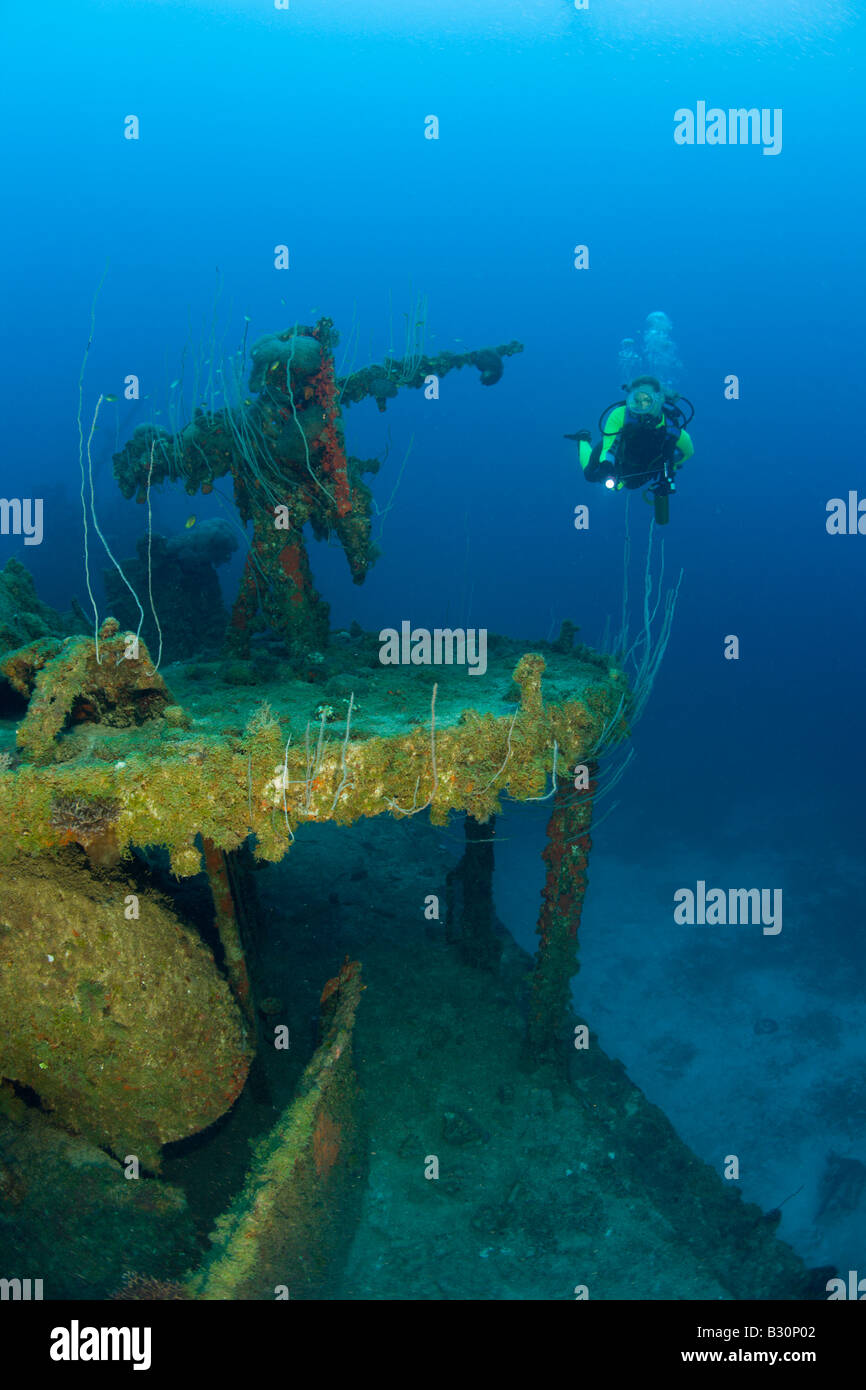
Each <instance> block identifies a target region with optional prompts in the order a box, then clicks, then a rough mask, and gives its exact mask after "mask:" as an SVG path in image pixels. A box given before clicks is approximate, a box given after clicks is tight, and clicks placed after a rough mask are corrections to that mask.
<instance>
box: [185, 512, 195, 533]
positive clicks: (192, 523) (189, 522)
mask: <svg viewBox="0 0 866 1390" xmlns="http://www.w3.org/2000/svg"><path fill="white" fill-rule="evenodd" d="M191 526H195V517H194V516H188V517H187V519H186V521H185V522H184V527H185V529H186V530H187V531H188V530H189V528H190V527H191Z"/></svg>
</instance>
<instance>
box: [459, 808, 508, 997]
mask: <svg viewBox="0 0 866 1390" xmlns="http://www.w3.org/2000/svg"><path fill="white" fill-rule="evenodd" d="M495 831H496V817H495V816H491V817H490V819H489V820H488V821H486V822H482V821H477V820H476V819H475V817H474V816H470V815H467V817H466V821H465V824H464V833H465V836H466V848H465V850H464V851H463V857H462V859H461V860H460V863H459V864H457V865H456V867H455V868H454V869H452V870H451V873H450V874H449V875H448V899H447V901H448V909H447V911H448V928H447V933H448V940H449V941H450V942H452V943H456V944H457V945H459V947H460V954H461V956H462V957H463V959H464V961H466V963H467V965H475V966H477V967H478V969H479V970H490V971H494V972H495V971H496V970H497V969H498V967H499V957H500V956H501V954H502V945H501V942H500V940H499V938H498V937H497V935H496V927H495V911H494V906H493V839H494V834H495Z"/></svg>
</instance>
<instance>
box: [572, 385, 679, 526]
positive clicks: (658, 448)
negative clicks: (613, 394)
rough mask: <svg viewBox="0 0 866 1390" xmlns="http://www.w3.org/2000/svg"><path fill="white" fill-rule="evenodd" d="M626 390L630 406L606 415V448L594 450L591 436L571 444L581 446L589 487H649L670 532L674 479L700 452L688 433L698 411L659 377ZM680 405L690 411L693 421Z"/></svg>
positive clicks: (602, 425)
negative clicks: (668, 389) (596, 485)
mask: <svg viewBox="0 0 866 1390" xmlns="http://www.w3.org/2000/svg"><path fill="white" fill-rule="evenodd" d="M622 389H623V390H624V391H625V392H626V398H625V400H624V401H616V402H615V403H614V404H613V405H609V406H608V407H607V409H606V410H604V411H602V414H601V418H600V420H599V422H598V427H599V429H600V430H601V442H600V443H598V444H596V445H595V446H594V447H591V446H590V441H591V439H592V434H591V432H590V431H589V430H578V432H577V434H567V435H566V436H565V438H566V439H574V440H576V441H577V447H578V453H579V456H580V466H581V468H582V469H583V473H584V477H585V478H586V480H587V482H590V483H604V485H605V487H607V488H617V489H619V488H623V487H625V488H638V487H646V488H647V493H646V499H647V501H650V500H652V503H653V506H654V508H655V519H656V521H657V523H658V524H659V526H666V525H667V523H668V521H669V519H670V496H671V493H672V492H675V491H676V483H675V482H674V475H675V473H676V471H677V469H678V468H681V467H682V465H683V464H684V463H685V461H686V459H688V458H691V457H692V455H693V453H694V452H695V450H694V445H693V444H692V441H691V439H690V438H689V436H688V434H687V433H686V429H685V427H686V425H688V424H690V423H691V421H692V419H693V417H694V413H695V412H694V406H693V405H692V403H691V401H688V400H686V398H685V396H679V395H677V394H676V393H675V392H671V391H664V390H663V389H662V385H661V382H660V381H659V380H658V378H657V377H654V376H636V377H635V378H634V380H633V381H632V383H631V385H630V386H623V388H622ZM680 401H683V402H684V403H685V405H686V406H687V407H688V409H689V412H690V413H689V414H688V415H687V414H686V412H685V411H684V410H683V408H682V406H681V405H680V404H679V402H680Z"/></svg>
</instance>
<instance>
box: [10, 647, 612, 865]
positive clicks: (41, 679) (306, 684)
mask: <svg viewBox="0 0 866 1390" xmlns="http://www.w3.org/2000/svg"><path fill="white" fill-rule="evenodd" d="M129 650H130V647H129V638H128V636H125V635H124V634H121V633H119V632H118V631H117V630H116V625H112V624H111V623H110V622H109V623H108V624H106V625H105V626H104V628H103V630H102V634H101V636H100V643H99V662H98V663H97V661H96V649H95V645H94V642H93V639H91V638H86V637H73V638H68V639H66V641H64V642H60V641H56V640H52V641H51V642H49V643H42V644H34V646H32V647H30V648H26V649H24V650H23V651H22V652H18V653H12V654H11V655H7V657H6V658H4V660H3V662H2V663H0V672H2V674H3V675H5V677H6V679H7V680H8V681H10V683H12V684H13V685H14V686H15V687H16V688H17V689H18V691H19V693H20V694H21V695H22V696H24V697H25V698H29V707H28V710H27V713H26V715H25V717H24V718H23V719H22V720H21V721H20V722H19V723H18V724H17V726H15V725H13V724H12V722H11V721H10V722H7V723H6V724H5V726H4V735H5V736H4V738H3V742H2V744H0V756H2V755H3V753H4V751H5V755H6V756H5V757H3V762H4V763H5V764H7V766H6V767H5V770H4V771H3V772H2V773H0V823H2V826H3V831H2V836H0V862H5V863H9V862H12V861H13V860H16V859H20V858H22V857H27V856H31V855H41V854H45V853H46V852H49V853H50V852H51V851H52V850H54V849H57V848H59V847H62V846H64V845H69V844H79V845H81V846H82V847H83V848H84V849H85V850H86V851H87V853H88V855H89V857H90V858H91V861H92V862H93V863H95V864H110V863H112V862H115V861H116V860H117V858H119V856H120V855H121V854H122V853H123V852H124V850H125V849H127V848H128V847H129V846H131V845H138V846H141V847H145V846H156V845H161V846H165V847H166V848H167V849H168V851H169V853H170V856H171V864H172V869H173V871H174V872H175V873H176V874H177V875H178V876H186V875H190V874H195V873H197V872H199V871H200V869H201V867H202V862H201V853H200V850H199V847H198V845H197V843H196V840H197V837H198V836H201V837H203V839H205V840H208V841H211V842H212V844H213V845H215V846H217V847H218V848H219V849H223V850H232V849H236V848H237V847H238V846H239V845H241V844H242V843H243V841H244V840H245V839H246V838H247V837H248V836H249V835H251V834H254V835H255V844H256V853H257V855H258V856H259V857H260V858H263V859H269V860H279V859H281V858H282V856H283V855H284V854H285V853H286V852H287V850H288V849H289V847H290V845H291V842H292V839H293V835H294V829H295V828H296V827H297V826H298V825H299V824H302V823H303V822H304V821H309V820H315V821H319V822H321V821H327V820H332V821H335V822H337V823H338V824H343V825H347V824H350V823H351V822H353V821H355V820H357V819H358V818H359V817H361V816H375V815H382V814H391V815H394V816H396V817H403V816H409V815H414V814H417V813H419V812H421V811H425V810H428V809H429V812H430V817H431V819H432V820H433V821H434V823H437V824H438V823H443V822H444V821H445V819H446V818H447V816H448V813H449V812H450V811H466V812H469V813H470V814H471V815H472V816H473V817H474V818H475V819H476V820H482V821H483V820H486V819H487V818H488V817H489V816H490V815H492V814H494V813H495V811H496V810H497V807H498V804H499V798H500V796H501V795H502V794H503V793H507V794H508V795H509V796H511V797H514V798H516V799H521V800H522V799H529V798H539V797H543V796H545V795H547V794H548V793H550V792H551V791H552V787H551V781H550V779H551V778H552V777H554V775H555V777H556V780H557V783H558V784H560V785H562V784H563V783H564V782H565V781H568V782H569V783H572V782H573V780H574V767H575V765H576V764H581V763H585V762H587V761H588V760H591V759H592V758H593V756H594V754H596V753H597V750H598V748H599V746H600V744H601V742H602V741H604V742H605V743H607V742H610V741H612V740H615V739H617V738H619V737H622V736H624V735H625V734H626V733H627V712H628V697H629V691H628V686H627V682H626V680H625V677H624V675H623V674H622V672H620V671H618V670H616V669H613V668H611V667H610V666H609V664H608V661H607V659H606V658H604V657H602V656H600V655H598V654H596V653H594V652H592V651H590V650H589V649H588V648H585V647H580V648H577V649H576V650H574V651H571V652H566V651H561V650H557V649H556V646H555V645H550V644H546V643H542V644H540V647H539V649H538V650H536V651H530V652H527V651H526V650H525V648H524V646H523V644H521V643H518V642H515V641H513V640H511V639H506V638H497V637H491V638H490V639H489V644H488V653H487V666H486V670H485V672H484V674H483V675H481V674H479V675H472V674H470V671H471V669H472V668H471V667H467V666H466V665H463V666H458V665H441V666H411V665H409V666H383V665H382V664H381V661H380V659H379V650H380V643H379V641H378V638H377V637H376V636H375V635H374V634H363V633H359V634H358V635H357V636H352V635H350V634H347V633H343V634H338V635H337V636H336V638H335V640H334V642H333V643H332V644H331V646H330V647H329V648H328V649H327V652H326V654H325V655H321V654H319V653H314V654H313V658H311V659H309V660H308V664H307V668H306V669H301V668H299V667H298V666H297V665H295V666H294V667H291V668H290V667H289V666H288V665H287V664H285V663H280V662H279V661H277V660H275V659H274V658H273V657H271V656H268V655H266V654H263V655H262V657H261V658H260V659H259V660H258V661H255V662H237V661H228V662H221V663H220V662H214V663H202V662H198V663H191V664H176V665H172V666H167V667H165V668H164V670H163V671H162V672H161V673H155V672H154V668H153V662H152V660H151V657H150V655H149V654H148V652H147V650H146V649H145V647H144V646H143V645H141V647H140V649H139V652H138V656H137V658H135V659H133V660H130V659H129V658H128V655H127V654H128V652H129ZM120 677H124V679H123V680H121V679H120ZM127 677H128V679H127ZM13 735H14V742H13Z"/></svg>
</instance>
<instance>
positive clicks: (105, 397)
mask: <svg viewBox="0 0 866 1390" xmlns="http://www.w3.org/2000/svg"><path fill="white" fill-rule="evenodd" d="M102 399H103V400H104V401H116V400H117V397H116V396H103V397H102Z"/></svg>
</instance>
